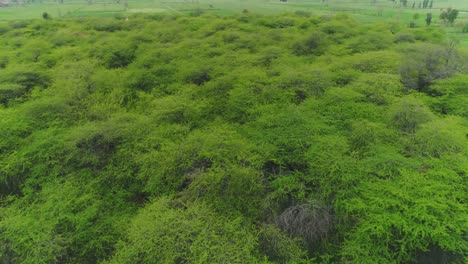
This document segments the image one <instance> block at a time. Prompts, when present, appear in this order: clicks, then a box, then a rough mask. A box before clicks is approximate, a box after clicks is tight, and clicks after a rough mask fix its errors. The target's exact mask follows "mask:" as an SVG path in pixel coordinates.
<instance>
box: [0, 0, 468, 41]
mask: <svg viewBox="0 0 468 264" xmlns="http://www.w3.org/2000/svg"><path fill="white" fill-rule="evenodd" d="M412 3H413V2H412V1H409V3H408V7H400V6H399V5H395V4H393V3H392V2H391V1H383V0H380V1H377V2H376V3H371V1H368V0H354V1H349V0H344V1H337V0H328V1H325V2H322V0H311V1H306V0H289V1H288V2H287V3H283V2H279V1H271V0H269V1H264V0H251V1H246V0H237V1H236V0H199V1H190V0H153V1H151V0H136V1H135V0H134V1H120V2H119V3H117V2H112V1H93V3H92V4H88V2H87V1H84V0H83V1H79V0H78V1H77V0H75V1H66V0H65V2H64V3H63V4H57V3H56V2H54V1H43V2H41V3H39V2H37V3H28V4H21V5H18V6H11V7H6V8H5V7H3V8H0V21H1V20H17V19H34V18H41V16H42V14H43V13H44V12H47V13H48V14H49V15H51V16H52V17H53V18H57V17H63V18H73V17H89V16H92V17H113V16H130V15H132V14H136V13H153V14H154V13H172V14H187V15H189V14H192V13H194V12H195V13H196V12H199V11H201V12H204V13H212V14H217V15H234V14H239V13H242V12H254V13H259V14H278V13H284V12H296V11H306V12H310V13H312V14H314V15H333V14H336V13H337V12H340V13H347V14H350V15H352V16H353V17H354V18H356V19H357V20H359V21H361V22H364V23H373V22H377V21H384V22H399V23H404V24H406V25H409V23H411V22H412V21H413V22H414V23H415V25H416V26H418V27H423V26H425V17H426V14H427V13H428V12H431V13H432V14H433V24H435V25H436V24H440V21H439V15H440V11H441V9H444V8H448V7H452V8H457V9H459V10H460V11H461V12H460V14H459V18H458V19H457V21H456V24H455V25H454V26H452V27H448V28H447V31H448V32H449V33H450V35H452V36H453V37H455V38H457V39H459V41H460V42H461V43H462V44H463V45H464V46H468V34H466V33H465V34H462V28H463V26H464V25H465V24H468V1H463V0H436V1H434V5H433V8H432V9H419V8H417V6H418V3H419V1H415V3H416V8H412V7H411V6H412ZM415 14H419V17H418V18H417V19H414V15H415Z"/></svg>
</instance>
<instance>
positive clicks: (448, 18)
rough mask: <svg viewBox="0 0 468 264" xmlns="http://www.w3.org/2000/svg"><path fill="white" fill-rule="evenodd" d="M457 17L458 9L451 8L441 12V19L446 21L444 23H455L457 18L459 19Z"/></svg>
mask: <svg viewBox="0 0 468 264" xmlns="http://www.w3.org/2000/svg"><path fill="white" fill-rule="evenodd" d="M457 17H458V10H457V9H452V8H449V9H447V10H445V11H443V12H442V13H441V14H440V19H441V20H442V21H444V23H447V22H448V23H449V24H450V25H453V22H455V19H457Z"/></svg>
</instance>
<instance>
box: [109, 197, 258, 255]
mask: <svg viewBox="0 0 468 264" xmlns="http://www.w3.org/2000/svg"><path fill="white" fill-rule="evenodd" d="M257 244H258V241H257V238H256V235H255V233H254V231H253V229H252V227H251V226H250V225H249V224H246V220H245V219H243V218H232V219H229V218H225V217H220V216H219V215H217V214H216V213H214V211H213V210H211V209H210V207H208V206H206V205H204V204H202V203H195V204H193V205H191V206H190V207H188V208H187V209H185V208H178V207H173V206H171V203H170V200H168V199H167V198H161V199H159V200H156V201H154V202H152V203H151V204H149V205H147V206H146V207H145V208H144V209H142V210H141V211H140V212H139V214H138V215H137V216H136V217H135V218H134V220H133V221H132V222H131V224H130V228H129V230H128V234H127V236H126V239H125V240H123V241H121V242H119V244H118V245H117V252H116V254H115V256H114V257H113V258H112V259H111V260H110V261H109V262H108V263H135V262H141V263H173V262H183V263H221V262H229V263H265V262H266V261H264V260H262V258H259V257H257V256H258V253H257V252H256V247H257ZM148 249H151V250H148Z"/></svg>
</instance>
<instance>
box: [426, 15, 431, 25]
mask: <svg viewBox="0 0 468 264" xmlns="http://www.w3.org/2000/svg"><path fill="white" fill-rule="evenodd" d="M431 22H432V13H427V15H426V25H428V26H430V25H431Z"/></svg>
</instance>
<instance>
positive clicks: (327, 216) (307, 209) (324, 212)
mask: <svg viewBox="0 0 468 264" xmlns="http://www.w3.org/2000/svg"><path fill="white" fill-rule="evenodd" d="M276 224H277V225H278V227H279V228H280V229H281V230H283V231H284V232H285V233H287V234H289V235H292V236H295V237H301V238H303V239H304V240H305V241H306V242H307V243H309V244H311V245H312V244H313V243H316V242H318V241H320V240H322V239H324V238H325V237H326V236H327V234H328V232H329V231H330V230H331V229H332V227H333V217H332V215H331V213H330V211H329V209H328V208H327V207H325V206H323V205H322V204H320V203H317V202H313V203H310V204H301V205H296V206H292V207H289V208H288V209H286V210H285V211H284V212H283V213H282V214H281V215H280V216H279V217H278V220H277V223H276Z"/></svg>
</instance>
